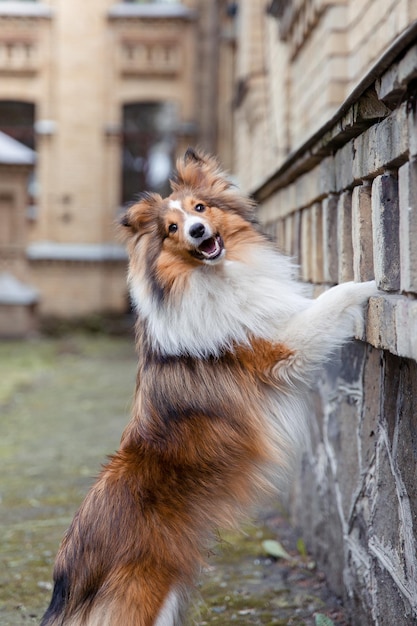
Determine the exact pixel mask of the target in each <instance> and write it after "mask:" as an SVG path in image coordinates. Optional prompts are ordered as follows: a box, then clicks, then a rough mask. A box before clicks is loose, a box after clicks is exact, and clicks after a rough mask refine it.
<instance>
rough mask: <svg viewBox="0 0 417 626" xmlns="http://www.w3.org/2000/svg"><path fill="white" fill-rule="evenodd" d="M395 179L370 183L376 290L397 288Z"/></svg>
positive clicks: (388, 176)
mask: <svg viewBox="0 0 417 626" xmlns="http://www.w3.org/2000/svg"><path fill="white" fill-rule="evenodd" d="M398 204H399V203H398V180H397V178H396V176H394V175H393V174H383V175H381V176H377V178H375V180H374V182H373V184H372V224H373V249H374V268H375V280H376V282H377V285H378V288H379V289H382V290H384V291H396V290H398V289H399V288H400V255H399V210H398Z"/></svg>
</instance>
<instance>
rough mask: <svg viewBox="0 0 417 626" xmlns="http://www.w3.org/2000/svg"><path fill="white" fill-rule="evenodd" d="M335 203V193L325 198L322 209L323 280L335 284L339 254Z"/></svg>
mask: <svg viewBox="0 0 417 626" xmlns="http://www.w3.org/2000/svg"><path fill="white" fill-rule="evenodd" d="M337 203H338V196H337V195H336V194H332V195H330V196H329V197H328V198H325V199H324V200H323V203H322V211H323V280H324V282H326V283H330V284H336V283H337V281H338V279H339V255H338V250H337Z"/></svg>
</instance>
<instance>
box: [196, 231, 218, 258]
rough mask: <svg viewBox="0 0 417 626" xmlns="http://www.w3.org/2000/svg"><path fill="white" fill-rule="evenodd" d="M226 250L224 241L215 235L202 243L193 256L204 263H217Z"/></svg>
mask: <svg viewBox="0 0 417 626" xmlns="http://www.w3.org/2000/svg"><path fill="white" fill-rule="evenodd" d="M223 250H224V243H223V239H222V238H221V237H220V235H214V237H208V238H207V239H205V240H204V241H202V242H201V243H200V245H199V246H198V248H195V249H194V250H193V251H192V253H191V254H192V255H193V256H195V257H196V258H197V259H201V260H204V261H215V260H216V259H218V258H220V256H221V254H222V252H223Z"/></svg>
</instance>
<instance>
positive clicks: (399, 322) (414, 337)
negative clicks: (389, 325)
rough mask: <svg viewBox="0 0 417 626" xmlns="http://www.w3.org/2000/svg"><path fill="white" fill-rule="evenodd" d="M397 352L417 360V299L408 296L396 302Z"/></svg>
mask: <svg viewBox="0 0 417 626" xmlns="http://www.w3.org/2000/svg"><path fill="white" fill-rule="evenodd" d="M395 328H396V334H397V354H398V355H399V356H403V357H407V358H409V359H414V360H417V301H416V300H410V299H409V298H406V297H404V296H403V297H401V299H400V300H399V301H398V302H397V303H396V307H395Z"/></svg>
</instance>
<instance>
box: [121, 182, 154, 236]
mask: <svg viewBox="0 0 417 626" xmlns="http://www.w3.org/2000/svg"><path fill="white" fill-rule="evenodd" d="M161 202H162V198H161V196H160V195H159V194H157V193H144V194H142V195H141V196H140V198H139V201H138V202H137V203H136V204H133V205H132V206H131V207H129V208H128V209H127V211H126V213H125V214H124V215H123V216H122V218H121V220H120V221H119V225H120V229H121V231H122V235H125V236H126V237H129V235H133V234H143V233H144V232H147V231H148V230H149V229H150V228H152V226H153V224H154V223H155V215H156V213H157V211H158V207H159V206H160V203H161Z"/></svg>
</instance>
